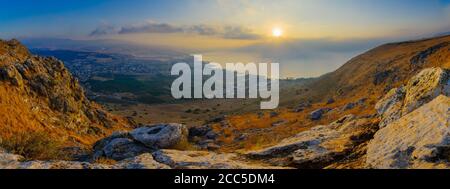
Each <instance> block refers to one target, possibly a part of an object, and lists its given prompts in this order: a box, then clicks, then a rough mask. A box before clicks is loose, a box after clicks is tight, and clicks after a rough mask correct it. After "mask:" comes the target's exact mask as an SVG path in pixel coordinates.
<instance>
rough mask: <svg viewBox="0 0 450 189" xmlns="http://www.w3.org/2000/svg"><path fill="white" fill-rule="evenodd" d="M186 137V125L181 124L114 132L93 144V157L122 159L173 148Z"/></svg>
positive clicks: (184, 140) (158, 125)
mask: <svg viewBox="0 0 450 189" xmlns="http://www.w3.org/2000/svg"><path fill="white" fill-rule="evenodd" d="M187 138H188V130H187V128H186V126H184V125H181V124H175V123H173V124H157V125H149V126H145V127H140V128H137V129H134V130H132V131H130V132H116V133H114V134H113V135H111V136H109V137H107V138H104V139H102V140H99V141H98V142H96V143H95V144H94V159H98V158H100V157H106V158H110V159H114V160H123V159H126V158H131V157H134V156H137V155H139V154H143V153H147V152H152V151H155V150H158V149H169V148H174V147H176V146H177V145H179V144H181V143H184V142H186V141H187Z"/></svg>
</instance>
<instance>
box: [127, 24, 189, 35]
mask: <svg viewBox="0 0 450 189" xmlns="http://www.w3.org/2000/svg"><path fill="white" fill-rule="evenodd" d="M180 32H183V28H181V27H177V26H172V25H170V24H166V23H146V24H142V25H138V26H124V27H122V29H120V31H119V34H130V33H180Z"/></svg>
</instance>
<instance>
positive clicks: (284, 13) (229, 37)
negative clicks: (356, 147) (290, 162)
mask: <svg viewBox="0 0 450 189" xmlns="http://www.w3.org/2000/svg"><path fill="white" fill-rule="evenodd" d="M275 28H277V29H279V30H281V31H282V33H283V34H282V35H281V36H277V37H276V36H274V35H273V30H274V29H275ZM449 31H450V0H279V1H271V0H129V1H123V0H40V1H36V0H17V1H10V0H0V38H6V39H8V38H69V39H83V40H97V39H114V40H121V41H126V42H130V43H136V44H142V45H149V46H160V47H165V48H173V49H176V50H180V51H183V52H186V53H201V54H203V55H204V56H205V59H207V60H210V61H217V62H219V63H224V62H236V61H239V62H259V61H273V62H279V63H280V64H281V72H282V75H284V76H286V77H314V76H319V75H321V74H324V73H326V72H329V71H333V70H334V69H336V68H337V67H339V66H340V65H342V64H343V63H345V61H347V60H348V59H350V58H352V57H353V56H355V55H357V54H359V53H361V52H364V51H366V50H368V49H370V48H373V47H374V46H376V45H380V44H382V43H385V42H392V41H400V40H408V39H415V38H421V37H426V36H432V35H435V34H439V33H444V32H449Z"/></svg>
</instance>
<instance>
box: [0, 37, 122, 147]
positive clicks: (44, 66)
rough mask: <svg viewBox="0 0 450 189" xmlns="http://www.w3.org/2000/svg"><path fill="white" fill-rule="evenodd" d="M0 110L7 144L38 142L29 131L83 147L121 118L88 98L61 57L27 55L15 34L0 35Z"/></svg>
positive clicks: (1, 130)
mask: <svg viewBox="0 0 450 189" xmlns="http://www.w3.org/2000/svg"><path fill="white" fill-rule="evenodd" d="M0 114H1V118H0V142H1V143H2V144H3V145H2V146H5V145H6V146H8V147H9V148H18V147H19V146H21V145H26V144H21V143H27V142H28V143H32V144H37V143H39V142H40V141H33V140H39V139H38V138H33V136H39V137H40V138H41V139H43V140H44V141H45V142H46V143H51V142H52V141H60V142H61V143H62V144H63V146H78V147H88V146H90V145H91V144H92V143H93V142H95V141H96V140H98V139H99V138H101V137H103V136H106V135H108V134H110V133H111V132H112V131H114V130H121V129H126V126H125V125H126V124H127V123H126V122H125V121H124V120H123V119H122V118H120V117H116V116H113V115H111V114H109V113H107V112H106V111H104V110H102V108H101V107H100V106H99V105H97V104H95V103H92V102H90V101H89V100H88V99H87V98H86V96H85V94H84V90H83V89H82V88H81V86H80V85H79V83H78V81H77V80H76V79H75V78H74V77H72V75H71V74H70V73H69V71H68V70H67V69H66V68H65V67H64V64H63V63H62V62H61V61H59V60H57V59H55V58H52V57H39V56H33V55H31V54H30V53H29V52H28V50H27V49H26V47H24V46H23V45H21V44H20V43H19V42H18V41H17V40H11V41H1V40H0ZM14 150H16V149H14ZM22 150H24V149H22Z"/></svg>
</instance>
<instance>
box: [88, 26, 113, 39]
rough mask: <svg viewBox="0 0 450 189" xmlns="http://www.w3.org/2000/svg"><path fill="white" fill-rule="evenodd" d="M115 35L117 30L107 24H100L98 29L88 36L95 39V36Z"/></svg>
mask: <svg viewBox="0 0 450 189" xmlns="http://www.w3.org/2000/svg"><path fill="white" fill-rule="evenodd" d="M115 33H117V28H116V27H114V26H112V25H108V24H102V25H100V26H99V27H97V28H96V29H95V30H94V31H92V32H91V33H90V34H89V36H91V37H97V36H102V35H109V34H115Z"/></svg>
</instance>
